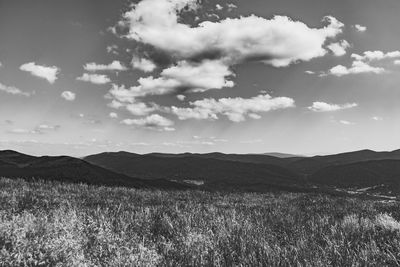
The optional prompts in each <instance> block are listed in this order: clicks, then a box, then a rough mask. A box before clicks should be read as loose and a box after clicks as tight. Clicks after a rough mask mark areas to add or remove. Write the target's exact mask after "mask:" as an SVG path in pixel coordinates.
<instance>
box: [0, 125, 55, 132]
mask: <svg viewBox="0 0 400 267" xmlns="http://www.w3.org/2000/svg"><path fill="white" fill-rule="evenodd" d="M60 127H61V126H60V125H48V124H40V125H38V126H36V127H35V128H34V129H33V130H29V129H25V128H15V129H11V130H9V131H7V132H8V133H11V134H45V133H48V132H50V131H57V130H58V129H60Z"/></svg>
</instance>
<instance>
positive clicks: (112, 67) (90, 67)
mask: <svg viewBox="0 0 400 267" xmlns="http://www.w3.org/2000/svg"><path fill="white" fill-rule="evenodd" d="M83 68H84V69H85V70H86V71H91V72H95V71H124V70H127V68H126V67H125V66H123V65H122V64H121V62H119V61H117V60H114V61H113V62H111V63H110V64H108V65H103V64H96V63H87V64H86V65H85V66H83Z"/></svg>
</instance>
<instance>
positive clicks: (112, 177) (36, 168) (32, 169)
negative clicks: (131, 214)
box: [0, 150, 186, 188]
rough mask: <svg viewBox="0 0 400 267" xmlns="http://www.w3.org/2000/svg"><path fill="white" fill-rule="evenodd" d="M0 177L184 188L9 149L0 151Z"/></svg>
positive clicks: (171, 183) (64, 159)
mask: <svg viewBox="0 0 400 267" xmlns="http://www.w3.org/2000/svg"><path fill="white" fill-rule="evenodd" d="M0 176H3V177H8V178H24V179H41V180H59V181H65V182H79V183H87V184H97V185H111V186H128V187H135V188H151V187H157V186H160V187H161V188H184V187H186V186H185V185H180V184H177V183H173V182H170V181H162V180H161V181H158V183H156V182H157V181H152V182H149V181H146V180H142V179H138V178H135V177H131V176H126V175H123V174H120V173H115V172H112V171H110V170H107V169H104V168H102V167H99V166H96V165H93V164H90V163H88V162H86V161H84V160H81V159H77V158H73V157H68V156H58V157H49V156H43V157H34V156H29V155H25V154H22V153H19V152H16V151H12V150H5V151H0Z"/></svg>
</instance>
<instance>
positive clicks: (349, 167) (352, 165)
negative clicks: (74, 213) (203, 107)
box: [0, 150, 400, 193]
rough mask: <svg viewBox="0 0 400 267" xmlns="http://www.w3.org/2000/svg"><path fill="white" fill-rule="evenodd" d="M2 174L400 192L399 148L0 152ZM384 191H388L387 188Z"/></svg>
mask: <svg viewBox="0 0 400 267" xmlns="http://www.w3.org/2000/svg"><path fill="white" fill-rule="evenodd" d="M0 176H2V177H9V178H16V177H19V178H25V179H43V180H59V181H66V182H80V183H87V184H98V185H109V186H128V187H135V188H158V189H190V188H201V189H205V190H245V191H269V190H289V191H309V190H314V189H315V188H325V189H326V188H331V189H333V188H334V189H338V188H339V189H340V188H341V189H349V188H352V189H356V190H364V191H365V190H368V189H369V188H377V187H382V188H385V190H386V191H388V188H389V189H390V192H392V193H398V192H400V150H395V151H391V152H376V151H372V150H360V151H354V152H347V153H340V154H335V155H326V156H314V157H303V156H295V155H287V154H279V153H278V154H277V153H272V154H271V153H266V154H223V153H217V152H216V153H206V154H197V153H182V154H165V153H150V154H145V155H141V154H135V153H129V152H124V151H121V152H105V153H100V154H95V155H89V156H87V157H84V158H82V159H79V158H73V157H69V156H57V157H49V156H42V157H35V156H30V155H26V154H22V153H19V152H16V151H11V150H5V151H0ZM386 191H385V192H386Z"/></svg>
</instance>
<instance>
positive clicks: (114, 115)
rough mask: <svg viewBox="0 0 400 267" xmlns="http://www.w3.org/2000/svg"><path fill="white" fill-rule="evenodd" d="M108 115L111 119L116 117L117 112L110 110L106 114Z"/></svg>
mask: <svg viewBox="0 0 400 267" xmlns="http://www.w3.org/2000/svg"><path fill="white" fill-rule="evenodd" d="M108 116H109V117H110V118H112V119H116V118H118V114H117V113H115V112H110V114H108Z"/></svg>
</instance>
